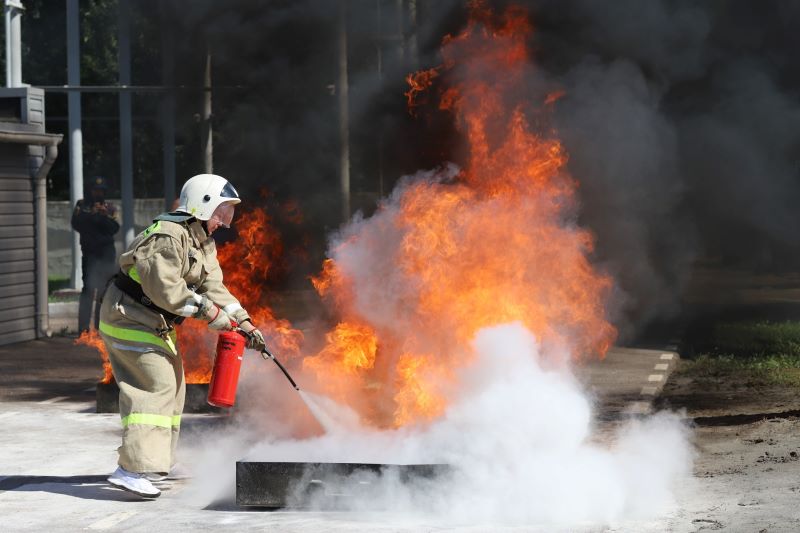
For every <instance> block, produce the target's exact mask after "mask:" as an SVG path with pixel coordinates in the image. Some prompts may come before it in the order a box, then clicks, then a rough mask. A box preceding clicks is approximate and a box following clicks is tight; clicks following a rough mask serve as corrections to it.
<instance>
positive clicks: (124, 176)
mask: <svg viewBox="0 0 800 533" xmlns="http://www.w3.org/2000/svg"><path fill="white" fill-rule="evenodd" d="M117 15H118V19H117V21H118V31H119V50H118V52H119V57H118V60H119V84H120V85H130V84H131V26H130V20H131V5H130V0H119V6H118V11H117ZM132 130H133V128H132V126H131V93H130V92H128V91H123V92H120V94H119V167H120V192H121V195H122V242H123V243H124V246H125V248H127V247H128V246H129V245H130V244H131V242H133V238H134V232H133V131H132Z"/></svg>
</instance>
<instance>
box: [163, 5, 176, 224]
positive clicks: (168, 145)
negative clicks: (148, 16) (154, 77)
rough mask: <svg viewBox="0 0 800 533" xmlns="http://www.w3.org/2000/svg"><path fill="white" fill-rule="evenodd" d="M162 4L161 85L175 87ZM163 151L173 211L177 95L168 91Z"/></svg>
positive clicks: (166, 189)
mask: <svg viewBox="0 0 800 533" xmlns="http://www.w3.org/2000/svg"><path fill="white" fill-rule="evenodd" d="M165 5H166V4H165V3H163V2H162V3H161V83H162V84H163V85H164V86H167V87H171V86H172V85H174V76H173V69H174V67H175V51H174V50H173V45H174V41H173V39H172V27H171V25H170V20H169V18H168V13H167V10H166V8H165ZM161 151H162V158H163V173H164V209H165V210H166V211H172V204H173V202H174V201H175V93H174V92H173V91H172V90H168V91H166V92H165V93H164V94H163V96H162V97H161Z"/></svg>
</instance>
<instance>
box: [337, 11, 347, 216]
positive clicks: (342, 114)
mask: <svg viewBox="0 0 800 533" xmlns="http://www.w3.org/2000/svg"><path fill="white" fill-rule="evenodd" d="M336 89H337V94H338V96H339V141H340V144H341V147H340V155H339V178H340V181H339V185H340V189H341V196H342V221H343V222H346V221H348V220H349V219H350V112H349V109H348V103H349V102H348V81H347V1H346V0H339V80H338V83H337V84H336Z"/></svg>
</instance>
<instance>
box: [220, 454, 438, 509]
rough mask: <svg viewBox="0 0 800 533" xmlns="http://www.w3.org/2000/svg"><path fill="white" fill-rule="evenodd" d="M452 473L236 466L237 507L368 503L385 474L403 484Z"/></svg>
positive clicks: (389, 467)
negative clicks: (347, 502)
mask: <svg viewBox="0 0 800 533" xmlns="http://www.w3.org/2000/svg"><path fill="white" fill-rule="evenodd" d="M450 472H451V467H450V466H449V465H446V464H414V465H397V464H374V463H305V462H250V461H237V462H236V505H238V506H240V507H262V508H271V509H279V508H282V507H292V508H302V507H306V506H309V505H311V504H313V506H315V507H318V506H322V507H331V508H335V507H336V506H337V505H338V504H341V503H343V502H346V501H348V500H350V501H358V502H359V503H360V504H361V505H364V504H366V505H369V499H370V498H371V497H373V498H374V497H375V493H374V490H375V484H376V483H377V482H378V480H379V479H380V478H381V477H383V476H394V477H395V479H397V480H399V482H401V483H412V482H414V481H415V480H423V481H424V480H428V481H431V480H434V479H435V478H438V477H440V476H444V475H447V474H448V473H450Z"/></svg>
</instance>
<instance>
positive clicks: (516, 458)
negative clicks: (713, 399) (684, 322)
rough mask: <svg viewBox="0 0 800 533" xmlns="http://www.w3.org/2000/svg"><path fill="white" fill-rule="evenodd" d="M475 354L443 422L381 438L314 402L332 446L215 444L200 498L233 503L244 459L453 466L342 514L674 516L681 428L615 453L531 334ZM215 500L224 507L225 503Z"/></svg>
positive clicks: (648, 424)
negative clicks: (238, 465)
mask: <svg viewBox="0 0 800 533" xmlns="http://www.w3.org/2000/svg"><path fill="white" fill-rule="evenodd" d="M473 349H474V352H475V353H474V355H475V357H474V358H473V360H472V363H471V364H469V365H468V366H466V367H465V368H463V369H462V370H461V371H460V376H459V377H460V385H461V388H460V393H459V395H458V397H456V398H454V399H453V403H452V404H451V405H450V407H449V408H448V409H447V411H446V413H445V414H444V416H443V417H442V418H440V419H439V420H436V421H434V422H432V423H430V424H428V425H417V426H413V427H405V428H402V429H398V430H384V431H381V430H375V429H372V428H367V427H362V426H360V425H359V424H358V421H357V420H358V418H357V416H355V413H353V412H352V411H350V410H349V409H348V408H346V407H343V406H338V405H336V404H333V403H332V402H330V401H329V400H325V399H324V398H321V397H318V396H315V395H310V399H311V401H312V402H313V403H314V404H315V409H319V410H321V411H322V412H324V417H323V420H322V423H323V425H324V426H326V428H327V432H326V433H325V434H323V435H321V436H317V437H312V438H306V439H293V438H274V437H273V438H268V439H266V440H264V439H263V438H261V439H259V437H258V436H256V435H254V434H256V433H258V430H256V431H253V429H252V426H251V425H249V424H247V425H246V426H247V427H250V428H251V429H250V430H249V432H248V431H247V430H239V431H237V432H228V434H227V435H226V436H225V437H222V438H219V439H218V442H216V443H212V444H210V443H209V442H207V441H206V442H204V449H205V450H206V451H205V452H202V455H201V457H199V458H198V459H200V461H198V462H200V463H202V464H204V465H205V469H206V470H207V471H206V472H205V473H203V472H201V476H200V478H199V483H198V486H200V487H202V486H206V485H208V486H210V485H213V486H221V487H223V489H224V490H222V492H223V493H224V492H225V491H228V497H232V490H233V464H232V463H233V459H234V458H241V459H243V460H249V461H276V462H282V461H302V462H316V461H319V462H356V463H389V464H427V463H443V464H448V465H451V467H452V471H451V474H450V475H445V476H442V477H440V478H438V479H434V480H427V481H422V480H418V481H414V482H410V483H403V482H401V481H400V480H399V479H398V478H397V476H395V475H385V476H383V477H380V478H377V477H372V478H371V479H370V482H371V484H370V485H369V491H368V492H367V494H366V495H367V496H369V497H368V498H365V497H364V496H365V495H364V494H362V495H360V496H359V497H358V498H354V499H352V500H348V501H344V502H338V504H339V505H341V506H343V507H344V508H345V509H348V510H351V511H366V510H375V509H382V510H389V511H396V512H398V514H397V516H398V517H399V516H404V517H406V518H416V519H418V520H432V521H436V522H437V523H442V524H449V525H459V524H485V525H492V524H493V525H501V524H502V525H548V524H549V525H558V526H568V525H578V524H581V525H585V524H611V523H615V522H618V521H621V520H628V519H639V518H647V517H650V518H652V517H654V516H657V515H658V514H659V513H662V512H664V511H666V510H668V509H669V508H670V506H671V505H672V503H673V496H672V495H673V491H674V489H675V488H676V487H677V486H678V485H679V484H680V483H682V482H684V481H685V480H686V479H688V477H689V474H690V470H691V463H692V453H691V448H690V445H689V440H688V432H687V429H686V428H685V427H684V426H683V424H682V423H681V421H680V419H679V418H678V417H677V416H675V415H673V414H669V413H660V414H657V415H655V416H652V417H649V418H646V419H642V420H634V421H631V422H629V423H627V424H625V425H624V426H623V427H622V428H621V429H620V430H619V431H618V432H617V433H616V435H615V437H614V438H613V439H611V440H610V441H609V442H603V441H602V439H590V437H592V434H591V430H592V428H593V420H592V405H591V403H590V401H589V400H588V398H587V395H586V394H585V393H584V392H583V391H582V390H581V388H580V385H579V383H578V382H577V380H576V379H574V377H573V376H572V375H571V374H570V372H569V371H568V369H565V368H563V367H562V368H558V369H549V368H546V365H543V364H542V359H543V358H546V357H549V356H550V354H543V353H542V352H541V348H540V346H539V344H538V343H537V341H536V339H535V338H534V336H533V335H532V334H531V333H530V332H529V331H528V330H526V329H525V328H524V327H523V326H522V325H521V324H519V323H514V324H506V325H499V326H496V327H492V328H487V329H484V330H482V331H480V332H479V333H478V334H477V336H476V337H475V340H474V342H473ZM262 368H263V367H262ZM301 386H302V384H301ZM272 390H273V394H277V393H278V391H280V394H282V395H285V394H287V393H288V391H289V390H291V389H289V388H288V386H285V384H284V386H283V387H278V386H277V384H276V386H275V387H273V388H272ZM262 415H266V416H268V413H267V412H264V411H263V410H262ZM262 436H263V434H262ZM254 440H257V442H255V444H248V442H249V443H253V442H254ZM597 440H600V442H595V441H597ZM232 454H238V455H232ZM223 471H224V472H226V474H224V475H221V472H223ZM204 478H205V479H204ZM225 478H227V479H225ZM212 480H213V483H211V482H212ZM221 480H222V481H223V483H222V485H220V481H221ZM195 494H197V493H195ZM205 496H206V497H208V496H212V497H216V498H219V497H220V491H217V492H216V494H215V495H212V493H211V492H208V491H207V492H205ZM329 503H330V502H326V501H325V499H324V498H322V499H320V498H319V496H317V497H315V498H312V499H306V500H302V499H298V500H297V501H295V504H297V505H299V506H303V507H306V508H308V507H310V508H312V509H313V508H318V506H320V505H322V504H329ZM392 516H394V515H392ZM404 520H405V518H404Z"/></svg>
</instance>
